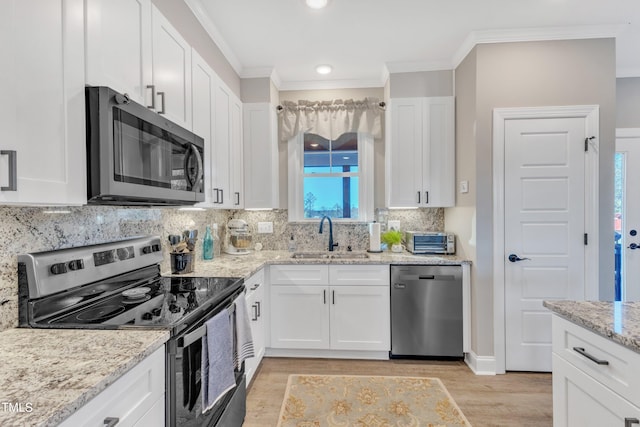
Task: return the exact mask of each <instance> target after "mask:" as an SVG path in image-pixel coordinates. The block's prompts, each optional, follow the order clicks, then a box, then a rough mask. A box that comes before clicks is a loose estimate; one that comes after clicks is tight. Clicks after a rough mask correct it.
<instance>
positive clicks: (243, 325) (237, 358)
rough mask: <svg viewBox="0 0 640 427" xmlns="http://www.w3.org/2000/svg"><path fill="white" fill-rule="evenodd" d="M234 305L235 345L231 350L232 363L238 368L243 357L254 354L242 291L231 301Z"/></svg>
mask: <svg viewBox="0 0 640 427" xmlns="http://www.w3.org/2000/svg"><path fill="white" fill-rule="evenodd" d="M233 305H234V306H235V321H236V324H235V326H236V327H235V330H236V333H235V346H234V351H233V359H234V361H233V363H234V367H235V368H236V369H240V366H241V365H242V362H244V360H245V359H248V358H250V357H253V356H255V353H254V351H253V338H252V336H251V322H250V321H249V313H247V301H246V299H245V297H244V293H241V294H240V295H238V297H237V298H236V299H235V301H234V302H233Z"/></svg>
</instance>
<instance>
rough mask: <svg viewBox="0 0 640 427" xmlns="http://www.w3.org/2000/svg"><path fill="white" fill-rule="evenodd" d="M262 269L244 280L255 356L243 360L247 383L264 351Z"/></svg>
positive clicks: (263, 285) (263, 287) (263, 284)
mask: <svg viewBox="0 0 640 427" xmlns="http://www.w3.org/2000/svg"><path fill="white" fill-rule="evenodd" d="M264 280H265V275H264V270H260V271H258V272H257V273H256V274H254V275H253V276H251V277H250V278H249V279H248V280H245V286H246V287H247V313H249V320H250V322H251V337H252V339H253V349H254V352H255V356H254V357H251V358H249V359H247V360H246V361H245V373H246V376H247V384H249V383H250V382H251V379H252V378H253V376H254V374H255V371H256V369H257V368H258V366H259V365H260V362H261V361H262V358H263V357H264V352H265V343H266V337H265V335H266V330H265V322H264V313H265V306H264V300H265V298H264V293H265V290H264V289H265V282H264Z"/></svg>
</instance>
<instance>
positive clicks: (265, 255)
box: [164, 251, 470, 279]
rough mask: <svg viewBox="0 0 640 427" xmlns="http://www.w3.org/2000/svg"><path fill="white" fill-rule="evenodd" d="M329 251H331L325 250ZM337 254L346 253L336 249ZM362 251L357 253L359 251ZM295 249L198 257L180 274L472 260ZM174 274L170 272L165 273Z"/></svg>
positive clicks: (239, 274) (222, 274)
mask: <svg viewBox="0 0 640 427" xmlns="http://www.w3.org/2000/svg"><path fill="white" fill-rule="evenodd" d="M326 253H327V254H330V252H328V251H327V252H326ZM335 253H338V254H340V253H345V252H344V251H339V252H338V251H336V252H335ZM360 253H361V252H358V254H360ZM292 255H293V253H292V252H287V251H253V252H250V253H248V254H245V255H229V254H222V255H221V256H219V257H217V258H214V259H213V260H210V261H209V260H207V261H205V260H203V259H202V258H199V259H197V260H196V263H195V268H194V270H193V272H192V273H188V274H179V275H176V276H181V277H244V278H245V279H248V278H249V277H251V275H252V274H254V273H255V272H257V271H258V270H260V269H261V268H263V267H264V266H266V265H274V264H289V265H292V264H294V265H295V264H340V265H345V264H347V265H349V264H394V265H403V264H404V265H415V264H424V265H462V264H469V263H470V261H467V260H465V259H462V258H459V257H457V256H455V255H413V254H412V253H409V252H401V253H393V252H389V251H385V252H381V253H367V255H368V258H355V259H344V258H340V259H336V258H330V259H328V258H303V259H294V258H292V257H291V256H292ZM164 274H166V275H171V272H164Z"/></svg>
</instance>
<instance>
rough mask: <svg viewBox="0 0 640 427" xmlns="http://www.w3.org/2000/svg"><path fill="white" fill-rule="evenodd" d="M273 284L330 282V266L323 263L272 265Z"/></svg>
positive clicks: (320, 283)
mask: <svg viewBox="0 0 640 427" xmlns="http://www.w3.org/2000/svg"><path fill="white" fill-rule="evenodd" d="M270 268H271V270H270V277H269V279H270V283H271V284H272V285H321V286H326V285H328V284H329V266H328V265H322V264H305V265H272V266H271V267H270Z"/></svg>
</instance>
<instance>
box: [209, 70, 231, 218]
mask: <svg viewBox="0 0 640 427" xmlns="http://www.w3.org/2000/svg"><path fill="white" fill-rule="evenodd" d="M214 98H215V109H214V112H215V113H214V121H215V125H214V137H213V160H212V162H211V186H212V187H213V189H212V198H213V203H215V204H216V205H218V207H231V203H230V200H231V194H230V191H231V164H230V162H231V151H230V150H231V91H230V90H229V88H227V87H226V86H225V85H224V84H222V83H221V82H220V81H218V84H217V86H216V89H215V96H214Z"/></svg>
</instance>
